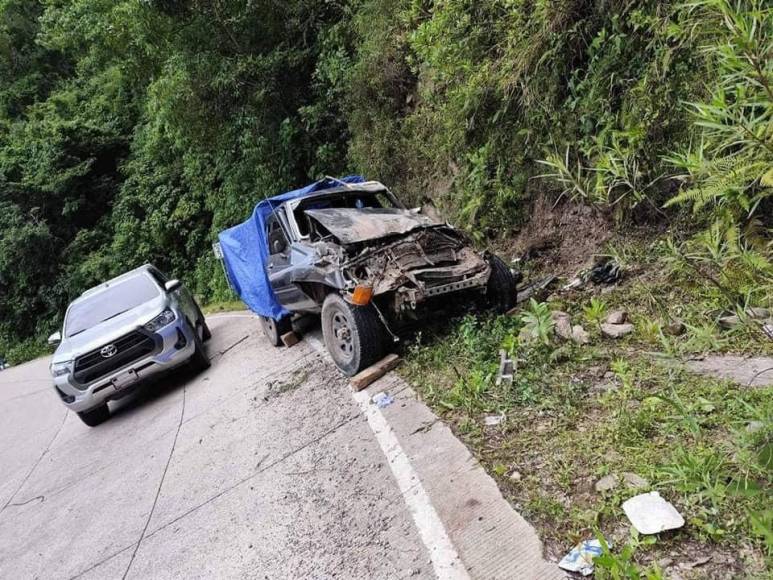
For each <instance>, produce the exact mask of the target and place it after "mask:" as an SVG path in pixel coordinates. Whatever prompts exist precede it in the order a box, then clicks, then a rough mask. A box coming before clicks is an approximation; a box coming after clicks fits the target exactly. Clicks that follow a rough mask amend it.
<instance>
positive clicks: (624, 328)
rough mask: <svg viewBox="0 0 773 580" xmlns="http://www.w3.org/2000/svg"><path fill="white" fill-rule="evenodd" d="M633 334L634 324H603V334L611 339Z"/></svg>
mask: <svg viewBox="0 0 773 580" xmlns="http://www.w3.org/2000/svg"><path fill="white" fill-rule="evenodd" d="M632 332H633V324H630V323H626V324H602V325H601V334H603V335H604V336H606V337H609V338H622V337H623V336H625V335H626V334H631V333H632Z"/></svg>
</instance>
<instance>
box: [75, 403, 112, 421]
mask: <svg viewBox="0 0 773 580" xmlns="http://www.w3.org/2000/svg"><path fill="white" fill-rule="evenodd" d="M78 417H79V418H80V420H81V421H83V422H84V423H86V425H88V426H89V427H96V426H97V425H100V424H101V423H104V422H105V421H107V420H108V419H109V418H110V409H108V408H107V403H103V404H102V405H100V406H99V407H94V408H93V409H89V410H88V411H81V412H80V413H78Z"/></svg>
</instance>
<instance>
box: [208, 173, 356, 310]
mask: <svg viewBox="0 0 773 580" xmlns="http://www.w3.org/2000/svg"><path fill="white" fill-rule="evenodd" d="M342 181H343V182H344V183H362V182H364V181H365V180H364V179H363V178H362V177H361V176H359V175H350V176H348V177H344V178H343V179H341V180H332V179H322V180H320V181H317V182H316V183H312V184H311V185H307V186H306V187H304V188H302V189H296V190H294V191H288V192H287V193H283V194H281V195H277V196H275V197H270V198H268V199H264V200H263V201H261V202H260V203H258V205H256V206H255V210H254V211H253V212H252V216H251V217H250V218H249V219H248V220H247V221H246V222H244V223H241V224H239V225H238V226H234V227H232V228H230V229H228V230H225V231H223V232H220V234H219V235H218V238H219V239H220V246H221V248H222V249H223V260H224V262H225V267H226V270H227V271H228V277H229V279H230V281H231V284H232V285H233V287H234V290H236V293H237V294H238V295H239V298H241V299H242V302H244V303H245V304H246V305H247V306H249V308H250V310H252V311H253V312H255V313H256V314H260V315H261V316H266V317H269V318H274V319H278V318H281V317H282V316H285V315H287V314H289V312H288V311H287V310H285V309H284V308H283V307H282V305H281V304H280V303H279V302H278V301H277V299H276V297H275V296H274V292H273V290H272V289H271V284H270V283H269V280H268V273H267V270H266V264H267V262H268V241H267V240H266V235H265V232H266V219H268V216H270V215H271V213H272V212H273V211H274V209H275V208H276V207H277V206H278V205H279V204H281V203H282V202H285V201H290V200H292V199H297V198H299V197H305V196H307V195H310V194H312V193H316V192H318V191H322V190H325V189H330V188H333V187H337V186H340V184H341V182H342Z"/></svg>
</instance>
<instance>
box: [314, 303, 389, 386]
mask: <svg viewBox="0 0 773 580" xmlns="http://www.w3.org/2000/svg"><path fill="white" fill-rule="evenodd" d="M322 335H323V337H324V339H325V347H326V348H327V350H328V352H329V353H330V356H331V357H333V361H334V362H335V363H336V366H338V368H339V369H341V371H342V372H343V373H344V374H345V375H346V376H348V377H351V376H354V375H356V374H357V373H358V372H360V371H361V370H362V369H364V368H367V367H369V366H370V365H372V364H373V363H375V362H376V361H378V360H379V359H380V358H381V356H382V355H383V352H384V342H385V341H384V328H383V326H382V325H381V321H380V320H379V319H378V316H377V314H376V312H375V310H374V309H373V307H372V306H354V305H352V304H349V303H348V302H346V300H344V299H343V298H342V297H341V296H339V295H338V294H328V296H327V298H325V302H324V304H323V305H322Z"/></svg>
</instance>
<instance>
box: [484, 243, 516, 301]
mask: <svg viewBox="0 0 773 580" xmlns="http://www.w3.org/2000/svg"><path fill="white" fill-rule="evenodd" d="M489 264H490V265H491V276H490V277H489V280H488V288H487V289H486V301H487V302H488V304H489V306H490V307H491V308H493V309H494V310H495V311H496V312H499V313H500V314H501V313H505V312H507V311H508V310H510V309H511V308H512V307H513V306H515V298H516V292H517V291H516V288H515V286H516V279H515V276H514V275H513V272H512V271H511V270H510V268H508V267H507V264H505V263H504V261H503V260H502V259H501V258H500V257H498V256H491V259H490V260H489Z"/></svg>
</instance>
